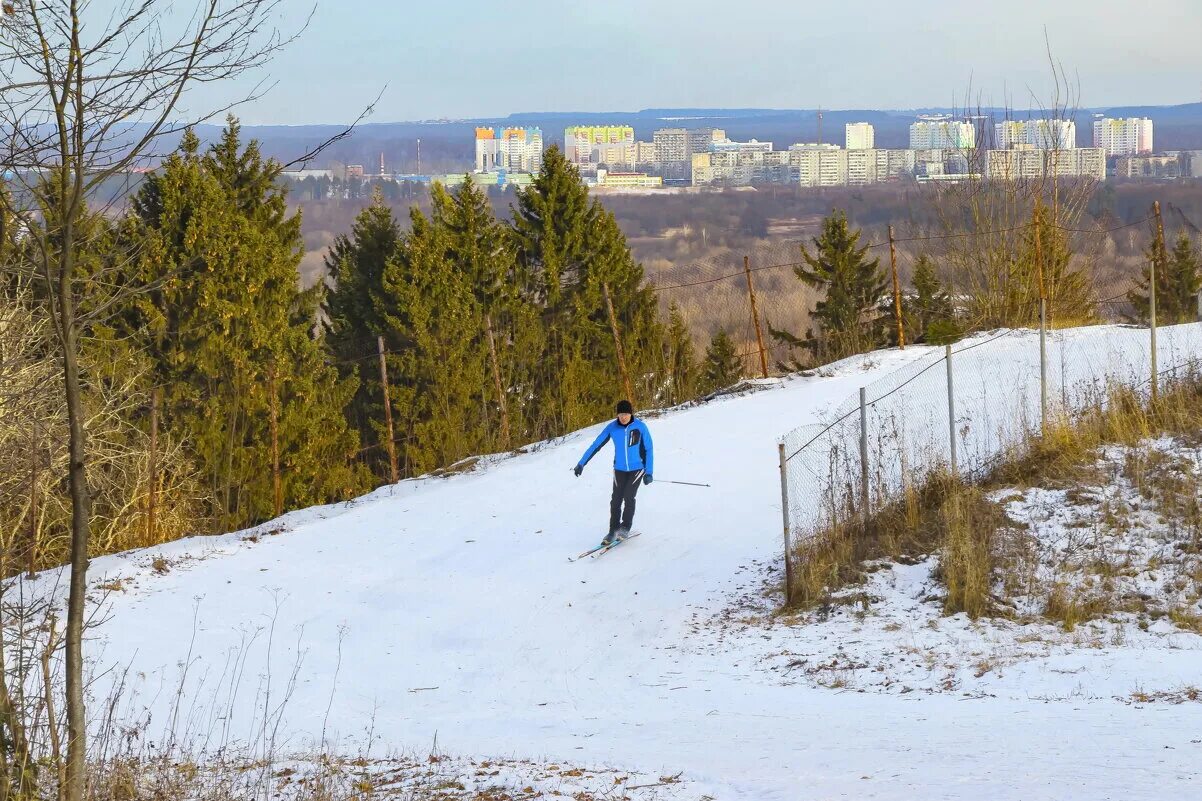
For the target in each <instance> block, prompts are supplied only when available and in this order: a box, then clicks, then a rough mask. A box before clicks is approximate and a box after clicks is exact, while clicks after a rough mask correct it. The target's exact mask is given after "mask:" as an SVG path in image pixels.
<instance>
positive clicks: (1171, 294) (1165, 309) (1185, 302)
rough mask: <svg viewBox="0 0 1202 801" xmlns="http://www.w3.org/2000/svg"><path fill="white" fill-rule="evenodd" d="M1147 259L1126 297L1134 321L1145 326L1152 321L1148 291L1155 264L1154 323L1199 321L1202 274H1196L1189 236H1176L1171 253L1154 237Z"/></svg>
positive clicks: (1196, 263) (1181, 234) (1196, 261)
mask: <svg viewBox="0 0 1202 801" xmlns="http://www.w3.org/2000/svg"><path fill="white" fill-rule="evenodd" d="M1147 256H1148V263H1147V264H1146V265H1145V266H1144V268H1143V272H1142V275H1141V277H1140V280H1139V281H1138V282H1137V284H1136V289H1133V290H1132V291H1131V292H1130V293H1128V295H1127V298H1128V300H1130V302H1131V305H1132V306H1134V307H1135V319H1136V320H1138V321H1140V322H1142V323H1145V324H1147V323H1148V322H1149V321H1150V318H1151V315H1150V311H1151V301H1150V293H1149V291H1148V290H1149V287H1150V286H1151V283H1152V264H1153V263H1155V264H1156V322H1157V323H1158V324H1160V325H1172V324H1174V323H1186V322H1193V321H1194V320H1196V319H1198V292H1199V290H1202V273H1200V271H1199V260H1198V252H1197V250H1196V249H1195V248H1194V244H1193V242H1192V241H1191V240H1190V237H1189V234H1187V233H1185V232H1184V231H1182V232H1181V233H1180V234H1179V235H1178V237H1177V243H1176V245H1174V247H1173V252H1172V253H1171V254H1170V253H1167V252H1166V251H1165V249H1164V247H1163V245H1162V244H1161V243H1160V241H1159V237H1156V236H1153V238H1152V244H1151V245H1149V247H1148V251H1147Z"/></svg>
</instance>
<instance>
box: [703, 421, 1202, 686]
mask: <svg viewBox="0 0 1202 801" xmlns="http://www.w3.org/2000/svg"><path fill="white" fill-rule="evenodd" d="M1199 464H1202V449H1200V448H1199V447H1197V446H1194V445H1190V444H1187V443H1183V442H1181V441H1178V440H1175V439H1173V438H1169V437H1162V438H1159V439H1156V440H1152V441H1148V442H1145V443H1142V444H1141V445H1139V446H1137V447H1133V448H1131V447H1122V446H1110V447H1107V448H1105V449H1103V451H1102V453H1101V454H1100V456H1099V458H1098V460H1097V463H1096V465H1095V466H1094V469H1093V470H1092V471H1091V472H1090V476H1089V477H1090V478H1092V479H1094V480H1093V481H1087V482H1084V483H1074V484H1073V485H1072V486H1068V487H1061V488H1045V487H1031V488H1024V489H1019V488H1004V489H1000V490H996V491H994V492H992V493H991V495H990V497H991V499H992V500H994V501H996V502H998V503H1001V504H1002V506H1003V508H1004V509H1005V511H1006V514H1007V516H1008V518H1009V519H1010V520H1011V521H1013V524H1014V525H1013V526H1012V527H1011V528H1009V529H1007V530H1005V531H1004V532H1002V533H1001V535H1000V536H999V539H1001V540H1002V543H1001V547H1002V548H1003V549H1004V550H1005V551H1006V556H1005V558H1006V560H1007V568H1006V570H1005V571H1004V576H1005V580H1004V581H1003V580H1001V579H999V581H998V583H997V585H996V587H995V592H996V594H997V597H999V598H1001V599H1007V600H1008V601H1009V602H1011V603H1012V604H1013V609H1012V612H1011V614H1010V615H1008V616H1007V617H994V618H982V619H979V620H977V621H973V620H970V619H969V618H968V617H967V616H966V615H964V614H956V615H950V616H948V615H944V613H943V602H944V597H943V596H944V589H943V586H942V584H941V583H940V582H939V580H938V578H937V573H936V571H937V569H938V563H939V560H938V558H937V556H933V555H932V556H927V557H925V558H922V559H919V560H916V561H915V562H914V563H912V564H899V563H895V562H891V561H888V560H881V561H875V562H869V563H866V565H865V567H866V568H867V570H868V571H869V572H868V574H867V578H866V581H865V582H864V583H863V584H862V585H859V586H854V587H850V588H847V589H844V590H842V591H841V592H839V593H837V594H836V595H835V598H834V600H833V601H832V603H830V604H827V605H825V606H823V607H821V608H819V609H817V610H813V611H809V612H805V613H797V614H778V613H777V610H776V604H775V603H774V601H775V600H776V599H778V598H779V590H778V589H777V587H779V584H780V581H781V577H780V576H779V571H778V570H777V569H776V568H768V569H767V575H768V579H767V581H765V582H764V591H763V592H760V593H756V594H748V595H744V596H743V598H742V599H741V601H740V602H738V603H736V604H734V605H732V606H730V607H728V608H727V609H726V610H724V611H723V612H722V613H721V614H720V615H718V616H716V617H715V618H711V619H707V620H703V619H696V618H695V620H694V634H695V635H696V636H697V637H698V639H699V641H701V642H703V643H705V644H706V646H704V647H709V648H712V649H736V650H754V652H755V654H756V656H755V659H756V660H758V662H759V664H761V665H762V667H763V668H764V669H766V670H768V671H771V672H772V673H773V674H774V675H775V676H776V677H777V680H778V681H780V682H781V683H782V684H786V685H791V684H807V685H810V686H814V687H824V688H828V689H833V690H843V691H858V692H878V693H890V694H898V695H905V694H908V693H913V692H919V693H951V694H956V695H959V696H962V697H1003V698H1010V699H1036V700H1080V699H1114V700H1118V701H1121V702H1124V703H1146V702H1149V701H1169V702H1181V701H1196V700H1199V699H1200V698H1202V636H1200V634H1202V632H1199V631H1197V630H1196V627H1197V625H1198V621H1199V620H1202V601H1200V594H1202V548H1199V544H1200V541H1199V531H1198V529H1197V527H1196V526H1194V527H1192V528H1190V527H1188V526H1184V525H1183V523H1182V521H1181V519H1180V516H1179V515H1175V514H1172V513H1171V512H1172V509H1170V508H1168V505H1170V504H1172V505H1174V508H1175V509H1178V510H1180V508H1181V507H1182V506H1184V507H1186V508H1189V504H1190V502H1191V501H1192V502H1193V503H1194V504H1195V506H1194V507H1193V508H1194V509H1196V508H1197V501H1198V499H1199V498H1200V497H1202V495H1200V493H1202V486H1200V485H1199V482H1198V472H1199V471H1198V466H1199ZM1166 488H1167V489H1168V490H1169V491H1170V492H1169V493H1168V495H1169V496H1170V497H1166V492H1165V490H1166ZM1053 595H1055V596H1057V597H1058V598H1059V599H1060V601H1061V603H1065V602H1071V603H1075V604H1076V605H1077V606H1078V607H1079V608H1080V609H1081V610H1082V613H1083V614H1085V616H1086V617H1089V618H1092V619H1087V620H1084V621H1082V622H1078V623H1075V624H1069V623H1066V622H1064V621H1062V620H1049V619H1048V617H1047V615H1046V614H1045V612H1046V611H1047V608H1048V603H1049V598H1051V597H1052V596H1053ZM1089 610H1093V611H1092V612H1090V611H1089Z"/></svg>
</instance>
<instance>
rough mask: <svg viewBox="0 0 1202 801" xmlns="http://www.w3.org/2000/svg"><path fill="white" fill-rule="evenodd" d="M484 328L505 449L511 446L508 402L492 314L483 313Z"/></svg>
mask: <svg viewBox="0 0 1202 801" xmlns="http://www.w3.org/2000/svg"><path fill="white" fill-rule="evenodd" d="M484 328H485V330H486V331H487V332H488V355H489V357H490V358H491V360H492V380H493V385H494V386H495V387H496V390H497V402H498V403H499V404H501V442H502V444H504V445H505V449H506V450H509V449H510V448H512V447H513V442H512V441H511V438H510V432H509V404H507V403H506V402H505V385H504V384H502V383H501V365H500V362H498V360H497V342H496V337H494V336H493V331H492V315H491V314H487V313H486V314H485V315H484Z"/></svg>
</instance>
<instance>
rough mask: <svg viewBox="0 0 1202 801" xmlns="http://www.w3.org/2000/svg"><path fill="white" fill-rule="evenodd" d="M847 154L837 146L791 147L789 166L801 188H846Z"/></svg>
mask: <svg viewBox="0 0 1202 801" xmlns="http://www.w3.org/2000/svg"><path fill="white" fill-rule="evenodd" d="M847 154H848V151H846V150H843V149H842V148H840V147H837V146H836V147H813V146H807V145H793V146H792V147H790V148H789V166H791V167H793V168H794V169H795V170H796V171H797V181H798V183H799V184H801V186H807V187H817V186H846V185H847ZM874 172H875V167H874Z"/></svg>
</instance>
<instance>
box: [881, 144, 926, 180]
mask: <svg viewBox="0 0 1202 801" xmlns="http://www.w3.org/2000/svg"><path fill="white" fill-rule="evenodd" d="M872 152H873V154H874V155H875V156H876V179H877V180H878V181H889V180H892V179H894V178H901V177H902V176H907V175H913V174H914V155H915V152H916V151H913V150H874V151H872Z"/></svg>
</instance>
